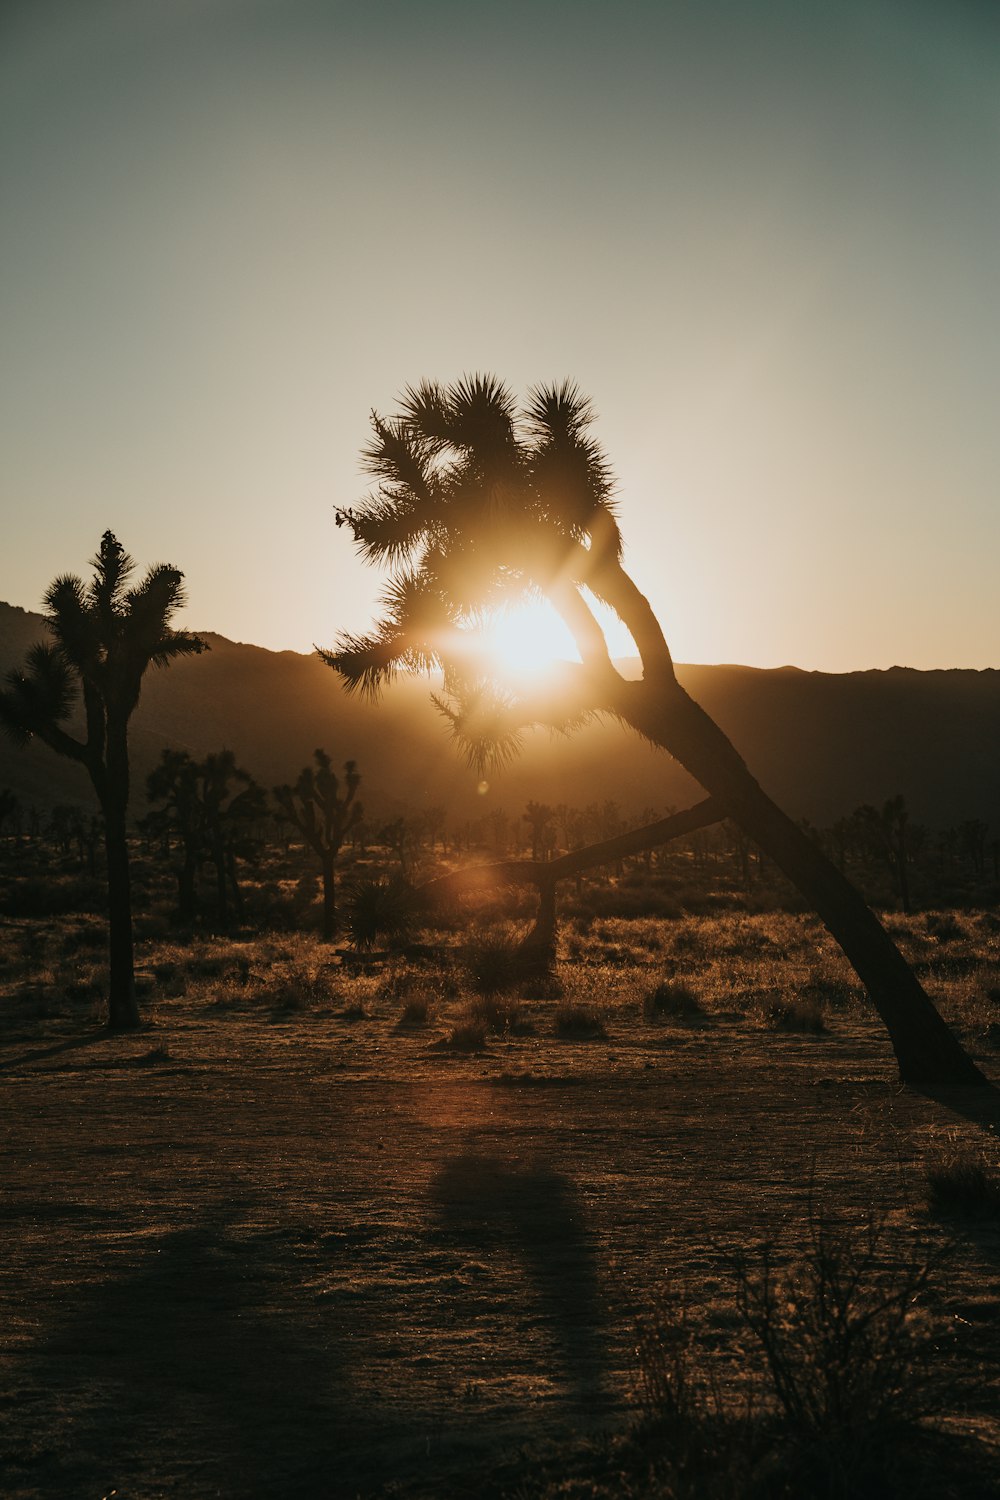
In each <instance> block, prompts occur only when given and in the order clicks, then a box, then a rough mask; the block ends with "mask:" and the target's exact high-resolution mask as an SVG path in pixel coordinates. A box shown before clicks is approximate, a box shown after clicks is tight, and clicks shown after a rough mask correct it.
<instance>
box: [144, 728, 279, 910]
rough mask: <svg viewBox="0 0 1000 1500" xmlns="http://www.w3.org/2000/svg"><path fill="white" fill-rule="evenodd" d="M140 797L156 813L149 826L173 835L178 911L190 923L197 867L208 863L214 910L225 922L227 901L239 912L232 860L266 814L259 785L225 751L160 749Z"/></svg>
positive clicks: (246, 847) (249, 845)
mask: <svg viewBox="0 0 1000 1500" xmlns="http://www.w3.org/2000/svg"><path fill="white" fill-rule="evenodd" d="M146 796H147V799H148V801H149V803H150V804H151V806H152V808H153V811H154V814H155V815H156V818H155V821H154V824H153V825H152V826H153V827H154V828H159V829H160V830H161V831H164V832H168V833H170V834H173V835H175V836H176V837H177V839H178V841H179V843H180V851H181V862H180V864H179V866H178V868H177V907H178V915H179V916H180V917H181V919H182V920H184V921H190V920H191V919H192V918H193V917H194V916H195V914H196V912H197V909H198V894H197V882H198V871H199V869H200V868H201V866H202V865H203V864H210V865H212V866H213V868H214V871H215V888H216V912H217V916H218V919H219V922H220V923H221V924H222V925H225V924H226V923H227V922H228V920H229V909H230V905H232V906H233V907H234V908H235V911H236V913H237V915H239V914H240V912H241V910H242V893H241V890H240V883H239V877H238V870H237V859H238V858H239V857H241V856H245V855H246V854H247V853H248V852H250V850H251V849H252V847H253V846H254V844H255V842H256V840H255V837H254V830H255V826H256V825H257V824H258V823H259V822H260V821H261V820H262V819H263V818H264V816H265V814H266V810H267V808H266V797H265V793H264V789H263V787H261V786H259V785H258V784H257V782H255V781H254V779H253V777H252V776H251V775H250V773H249V771H245V770H243V769H242V767H240V766H238V765H237V764H236V756H235V755H234V754H233V752H232V751H231V750H218V751H215V752H214V753H213V754H211V755H207V756H206V757H205V759H204V760H201V761H196V760H194V759H193V758H192V757H191V756H190V755H189V754H188V752H187V751H186V750H172V749H168V750H164V752H163V754H162V755H161V757H160V763H159V765H158V766H156V767H154V769H153V770H152V771H151V772H150V774H149V776H148V778H147V780H146Z"/></svg>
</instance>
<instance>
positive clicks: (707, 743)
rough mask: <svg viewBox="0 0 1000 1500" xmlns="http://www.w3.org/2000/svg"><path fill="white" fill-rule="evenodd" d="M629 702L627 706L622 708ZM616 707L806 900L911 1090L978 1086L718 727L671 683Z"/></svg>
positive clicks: (892, 958) (860, 913)
mask: <svg viewBox="0 0 1000 1500" xmlns="http://www.w3.org/2000/svg"><path fill="white" fill-rule="evenodd" d="M626 702H627V708H626V707H625V705H626ZM622 709H623V712H624V715H625V717H626V718H627V719H628V722H629V723H630V724H632V725H633V727H634V728H636V729H637V730H639V732H640V733H641V734H643V735H645V736H646V737H647V738H649V739H651V740H652V741H653V742H654V743H655V744H657V745H660V746H662V747H663V748H664V749H666V750H668V751H669V752H670V754H671V755H673V756H674V757H675V758H676V759H677V760H678V761H680V763H681V765H683V766H684V767H685V769H686V770H688V771H690V773H691V774H692V776H694V777H696V778H697V780H698V781H699V782H700V783H701V785H702V786H703V787H704V788H705V790H706V791H707V792H709V793H710V795H711V796H712V797H714V798H717V799H718V800H719V802H721V803H722V804H723V805H724V807H725V809H726V812H727V813H728V815H729V816H730V817H731V818H733V819H734V820H735V821H736V822H738V823H739V824H740V826H741V827H742V828H743V829H744V830H745V831H746V832H747V833H748V834H749V835H750V837H751V838H752V839H753V840H754V842H755V843H756V844H757V845H758V846H759V847H760V848H761V849H763V851H764V853H765V854H767V855H768V856H769V857H770V858H771V859H773V860H774V862H775V864H776V865H777V866H778V867H779V869H781V870H782V871H783V872H784V873H785V875H787V877H788V878H789V880H791V881H792V883H793V884H794V885H795V886H797V887H798V889H799V890H800V891H801V892H802V894H803V895H804V896H805V897H806V899H807V900H808V901H809V902H810V903H811V905H812V906H813V908H814V909H815V911H816V913H817V915H818V916H819V917H820V918H821V920H822V921H823V922H824V923H825V925H826V927H827V928H828V929H829V931H830V933H831V934H832V935H833V937H835V938H836V940H837V942H838V943H839V944H840V946H841V948H842V949H843V950H844V953H845V955H846V956H847V958H848V959H849V961H850V962H851V964H852V965H853V966H854V969H855V970H856V972H857V974H858V976H859V978H860V979H861V981H862V983H863V984H864V985H865V987H866V989H867V991H868V994H869V996H870V997H871V1000H872V1003H873V1004H874V1006H875V1008H876V1010H877V1011H878V1013H879V1015H880V1016H881V1018H882V1021H883V1022H884V1024H885V1026H886V1029H887V1031H888V1033H889V1037H890V1039H891V1041H892V1046H893V1050H894V1052H895V1054H896V1060H897V1062H898V1064H899V1073H900V1078H901V1079H902V1081H903V1082H904V1083H908V1084H914V1085H917V1086H928V1085H929V1086H937V1087H955V1086H964V1085H984V1084H985V1083H986V1079H985V1078H984V1077H983V1075H982V1073H980V1071H979V1069H978V1068H977V1067H976V1065H975V1063H974V1062H973V1061H972V1059H971V1058H970V1057H969V1055H968V1054H967V1053H966V1051H965V1050H964V1048H963V1047H962V1046H961V1045H960V1043H959V1042H958V1040H957V1038H956V1037H954V1036H953V1035H952V1033H951V1032H950V1031H949V1030H948V1027H947V1026H946V1025H945V1023H944V1021H943V1020H942V1019H941V1017H940V1015H939V1014H938V1012H937V1011H936V1009H935V1008H934V1006H933V1004H932V1003H931V1001H930V999H929V998H928V996H927V995H926V993H925V992H924V990H923V988H922V987H921V985H920V984H919V983H918V981H917V978H916V976H915V975H914V973H913V972H912V970H911V969H910V967H909V965H908V964H907V963H906V961H905V960H904V958H903V956H902V954H901V953H900V952H899V949H898V948H897V947H896V945H895V943H894V942H893V941H892V939H891V938H890V937H889V934H888V933H887V932H886V930H885V928H884V927H883V926H882V924H881V923H880V922H879V920H878V918H877V917H876V916H875V913H874V912H873V911H871V909H870V908H869V907H868V905H867V904H866V902H865V901H864V900H863V899H862V898H861V896H860V895H859V894H858V892H857V891H856V890H855V889H854V887H853V886H852V885H851V883H850V882H849V881H848V880H847V879H845V877H844V876H843V875H842V874H841V873H840V871H839V870H838V869H837V867H836V865H835V864H834V863H833V862H832V860H829V859H827V857H826V855H825V854H824V853H823V852H822V850H820V849H818V848H817V847H816V845H815V844H813V843H812V841H811V840H810V839H809V838H807V837H806V835H805V834H804V833H803V832H802V830H801V829H800V828H798V827H797V826H796V825H795V823H793V822H792V820H791V818H789V817H788V816H787V815H786V814H785V813H783V812H782V811H781V809H780V808H779V807H777V806H776V804H775V803H774V802H772V801H771V799H770V797H768V796H767V794H766V793H765V792H764V791H763V790H762V788H761V787H760V785H759V784H758V782H757V781H756V780H755V779H754V777H753V776H752V775H751V774H750V771H749V770H748V768H747V766H746V764H745V763H744V761H743V760H742V759H741V758H740V756H739V755H738V754H737V752H736V750H735V749H734V748H733V746H732V745H731V744H730V742H729V740H728V739H727V738H726V736H725V735H724V734H723V732H722V730H721V729H720V728H719V727H718V725H717V724H716V723H715V722H714V721H713V720H712V719H711V718H710V717H709V716H708V714H706V713H705V712H704V710H703V709H702V708H700V707H699V706H698V704H696V703H695V702H694V700H693V699H692V698H690V697H689V696H688V694H687V693H686V692H685V691H684V689H683V688H682V687H681V686H680V684H679V683H677V682H676V680H675V679H672V678H667V677H663V678H661V679H660V680H659V681H654V682H652V683H650V682H646V681H643V682H639V683H629V684H628V685H627V687H626V691H625V693H624V694H623V695H622Z"/></svg>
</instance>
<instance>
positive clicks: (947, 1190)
mask: <svg viewBox="0 0 1000 1500" xmlns="http://www.w3.org/2000/svg"><path fill="white" fill-rule="evenodd" d="M925 1172H926V1177H927V1207H928V1209H929V1210H930V1211H931V1213H933V1214H938V1215H940V1216H941V1217H942V1218H997V1217H1000V1176H998V1174H997V1172H996V1170H995V1169H994V1168H993V1167H992V1165H991V1163H990V1161H989V1159H988V1158H987V1156H986V1154H985V1152H984V1151H982V1150H975V1149H972V1148H969V1147H962V1146H959V1145H957V1144H955V1145H953V1146H952V1148H951V1149H950V1150H949V1151H947V1152H945V1153H944V1154H942V1155H941V1156H940V1157H938V1158H937V1159H936V1160H932V1161H929V1162H928V1163H927V1164H926V1167H925Z"/></svg>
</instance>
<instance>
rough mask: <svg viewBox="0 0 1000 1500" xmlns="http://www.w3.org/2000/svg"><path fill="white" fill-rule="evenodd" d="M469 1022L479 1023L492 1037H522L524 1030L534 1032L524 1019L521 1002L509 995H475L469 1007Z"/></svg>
mask: <svg viewBox="0 0 1000 1500" xmlns="http://www.w3.org/2000/svg"><path fill="white" fill-rule="evenodd" d="M469 1020H470V1021H471V1022H472V1023H473V1024H476V1023H478V1022H481V1023H482V1025H483V1026H484V1028H485V1029H486V1031H488V1032H491V1033H492V1034H493V1035H494V1036H509V1035H511V1034H514V1033H520V1034H522V1035H523V1034H524V1032H525V1030H526V1029H527V1030H529V1031H533V1030H534V1027H533V1026H531V1025H530V1023H528V1022H526V1021H525V1019H524V1014H523V1011H522V1007H521V1002H520V1001H519V1000H518V999H516V998H515V997H514V996H513V995H510V994H497V993H492V994H487V995H477V996H476V998H475V999H474V1000H473V1001H472V1003H471V1005H470V1006H469Z"/></svg>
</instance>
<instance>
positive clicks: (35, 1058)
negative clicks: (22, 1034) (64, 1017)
mask: <svg viewBox="0 0 1000 1500" xmlns="http://www.w3.org/2000/svg"><path fill="white" fill-rule="evenodd" d="M110 1035H111V1033H110V1032H109V1031H108V1028H107V1027H106V1026H102V1027H101V1028H100V1030H99V1031H90V1032H88V1033H87V1035H86V1036H70V1037H66V1038H65V1040H64V1041H61V1042H53V1043H52V1044H51V1045H50V1046H48V1047H34V1048H32V1050H31V1051H29V1052H21V1053H18V1055H17V1056H15V1057H8V1058H7V1059H6V1060H5V1061H4V1062H3V1064H2V1065H0V1077H2V1076H3V1074H5V1073H17V1072H19V1071H20V1069H21V1068H25V1067H27V1066H28V1064H29V1063H34V1062H44V1061H45V1060H46V1059H47V1058H50V1057H61V1056H63V1055H65V1054H66V1053H67V1052H80V1051H82V1050H83V1049H84V1048H85V1047H93V1046H94V1045H95V1043H97V1042H106V1041H107V1040H108V1037H109V1036H110Z"/></svg>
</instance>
